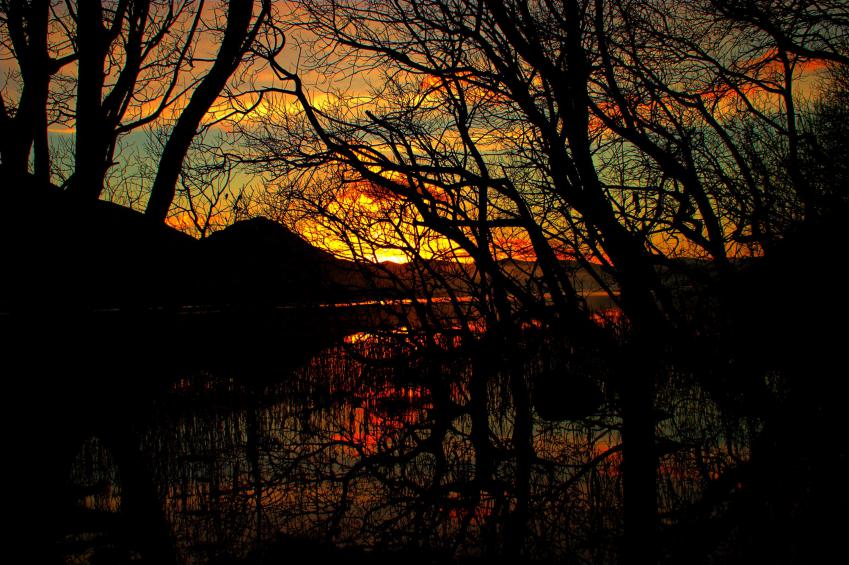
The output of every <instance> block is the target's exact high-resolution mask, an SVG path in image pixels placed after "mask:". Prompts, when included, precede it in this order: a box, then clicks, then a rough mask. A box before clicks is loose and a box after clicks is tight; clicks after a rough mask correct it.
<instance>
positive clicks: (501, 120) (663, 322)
mask: <svg viewBox="0 0 849 565" xmlns="http://www.w3.org/2000/svg"><path fill="white" fill-rule="evenodd" d="M746 4H747V5H748V4H752V3H746ZM814 4H815V3H810V5H808V6H807V8H806V10H808V12H806V13H810V14H812V17H813V18H814V19H816V20H817V22H818V23H816V24H811V25H813V27H810V25H809V23H810V22H809V20H810V18H809V19H807V20H806V19H805V18H801V19H800V18H796V19H794V18H793V17H790V16H786V15H782V14H783V12H781V11H776V12H775V13H774V16H775V17H777V18H779V17H780V18H783V19H782V24H781V25H782V26H784V27H783V28H782V29H783V30H784V31H782V32H781V34H777V33H772V34H770V33H769V32H767V34H766V36H767V39H768V40H767V41H762V39H763V38H762V37H761V36H758V35H752V33H751V30H750V27H749V24H748V23H747V24H746V25H742V24H741V22H742V21H744V20H741V19H740V18H739V17H738V16H736V15H732V14H730V13H729V12H728V11H727V10H725V9H724V8H723V7H722V6H719V5H717V3H715V2H709V1H705V2H695V3H693V2H688V3H683V2H676V1H671V0H658V1H653V0H637V1H621V2H620V1H614V2H602V1H600V0H599V1H591V0H588V1H579V0H563V1H559V2H495V1H493V2H486V1H485V2H463V1H458V2H448V3H446V2H436V1H434V2H415V3H413V2H395V3H387V4H375V5H373V4H369V5H368V6H363V5H361V4H359V3H356V2H343V1H326V2H325V1H314V2H312V1H308V2H304V3H303V11H302V12H301V21H300V22H298V25H299V26H300V27H301V28H302V29H304V30H306V33H307V34H308V35H307V37H312V38H313V41H314V42H315V45H314V49H313V50H312V51H311V52H310V56H311V57H312V58H308V57H305V59H304V61H302V62H301V68H300V73H296V72H293V71H291V70H287V69H286V68H284V66H283V65H282V64H280V63H279V62H276V61H272V62H271V63H272V65H273V68H274V70H275V71H276V72H277V74H278V78H279V79H280V80H281V81H288V83H289V85H290V88H288V89H277V90H274V91H270V94H269V95H272V94H273V95H277V96H285V95H291V96H294V97H295V98H296V99H297V100H298V101H299V104H300V108H301V110H300V113H299V112H296V111H293V110H292V109H291V108H290V107H287V106H285V105H284V104H282V103H281V105H280V106H279V113H278V114H276V115H274V114H270V115H269V116H267V117H266V119H265V120H263V123H260V124H251V125H250V126H249V127H246V132H245V133H246V134H247V135H248V136H249V138H250V139H251V143H252V145H253V148H254V150H255V151H257V152H258V154H257V155H255V156H254V157H253V158H254V160H255V162H258V163H261V164H262V166H264V167H270V168H275V170H276V174H277V175H278V178H281V177H282V178H286V177H287V175H296V176H297V175H301V172H300V171H303V170H304V169H306V168H310V169H313V170H314V168H315V167H324V170H325V171H326V173H325V174H324V175H322V174H317V173H315V172H312V173H310V175H311V177H312V179H314V182H312V183H309V182H308V183H306V190H309V191H316V192H310V194H319V195H322V194H323V195H326V194H327V191H328V190H330V191H333V190H334V189H335V190H338V192H337V195H343V196H341V199H346V198H348V200H349V201H351V199H350V198H349V196H346V195H345V191H349V190H351V188H352V187H353V188H354V190H355V193H356V190H357V188H356V187H358V186H359V187H360V188H359V191H360V192H361V193H363V192H364V191H363V189H362V187H363V186H366V187H368V188H367V190H366V191H365V194H367V195H369V200H370V201H371V202H372V203H371V204H370V206H371V207H372V211H375V212H376V215H381V214H383V218H382V219H372V221H371V222H370V223H369V224H368V226H369V227H368V228H367V230H364V231H366V233H368V230H372V232H373V230H374V228H373V226H374V225H375V224H376V223H381V224H383V225H385V226H387V227H388V228H389V229H390V230H391V227H392V226H393V222H397V221H398V218H401V217H407V218H409V219H408V220H407V222H406V223H407V224H408V225H413V226H417V228H415V229H418V226H424V227H425V228H426V229H428V230H430V231H431V232H432V233H435V234H438V235H439V236H442V237H444V238H446V239H447V240H448V241H450V242H451V244H452V245H453V246H455V248H456V249H457V250H458V251H459V252H460V253H462V254H463V255H465V256H467V257H469V258H470V259H471V260H472V261H473V262H474V264H475V266H476V267H477V269H479V271H480V273H481V277H480V281H479V288H480V289H483V290H484V292H485V294H486V298H485V299H482V300H481V301H480V303H479V305H480V307H481V311H482V313H483V314H484V316H485V318H486V319H487V320H488V322H489V323H488V327H489V329H490V330H497V329H498V328H499V326H503V327H507V326H510V325H514V324H516V323H517V321H518V320H519V319H521V318H522V317H523V316H526V315H530V316H540V317H542V318H543V319H545V320H546V322H547V323H549V324H551V325H552V326H559V327H561V328H566V330H565V331H566V332H567V333H568V334H569V335H570V336H571V337H572V339H578V340H579V339H582V338H583V339H587V338H586V336H587V335H593V336H599V331H598V330H597V329H594V328H593V326H592V324H590V323H589V322H588V319H589V317H588V310H587V308H586V304H585V303H584V301H583V299H582V297H581V294H580V288H578V287H577V286H576V284H575V280H574V279H573V278H572V277H570V276H569V273H568V272H567V271H566V269H565V268H564V259H567V258H573V259H576V260H578V261H579V262H580V263H582V264H583V265H584V266H586V267H589V266H591V265H593V264H599V265H600V266H601V267H600V269H599V270H596V269H592V270H591V271H590V272H592V273H599V272H601V271H603V272H605V273H606V274H607V275H609V276H610V277H611V278H612V280H613V281H615V285H614V287H615V291H614V292H611V298H612V299H613V300H614V301H615V302H616V303H617V304H619V305H620V306H621V308H622V311H623V312H624V314H625V316H626V318H627V320H628V323H629V329H628V335H629V337H628V340H629V342H630V344H629V345H628V346H627V347H626V348H625V350H624V351H625V352H624V354H623V358H624V359H625V361H624V362H623V363H622V365H621V366H620V368H619V374H620V382H619V383H618V386H619V390H620V393H621V398H622V402H623V411H624V438H625V444H624V458H625V461H627V463H626V465H627V471H626V473H625V477H626V478H625V497H626V531H627V533H626V545H627V546H628V548H627V550H626V552H627V556H628V559H629V560H632V561H634V562H638V561H649V560H652V559H653V558H654V557H653V553H654V542H653V539H654V531H655V530H656V524H657V522H656V517H655V516H656V500H655V467H656V458H655V457H654V455H653V453H654V444H655V438H654V427H655V421H654V416H653V414H652V406H653V402H654V401H653V397H654V390H653V389H654V381H655V378H656V376H657V374H658V372H659V370H660V360H661V359H662V358H663V356H664V352H665V350H667V349H668V348H669V347H671V346H672V344H673V343H675V342H676V340H677V339H679V338H680V337H685V336H686V335H687V333H686V332H687V331H689V329H690V328H688V325H687V324H688V321H687V319H688V317H689V314H690V312H689V308H690V305H689V304H687V303H686V301H682V300H680V299H677V298H676V297H675V296H674V294H673V293H672V289H670V287H669V286H668V284H667V283H666V282H665V281H664V279H663V277H662V276H661V273H662V272H665V271H663V270H662V268H663V269H667V270H669V269H672V270H674V272H681V273H682V274H683V275H684V280H685V281H687V284H690V285H698V286H701V285H704V284H706V283H708V284H709V283H710V279H711V277H707V278H706V277H705V276H704V270H703V269H690V268H688V263H687V262H683V261H678V260H673V259H675V256H676V255H678V256H681V255H684V256H689V257H700V258H703V259H707V260H709V264H710V265H711V270H712V272H714V273H716V275H717V276H718V277H720V278H724V277H725V276H726V274H727V273H729V272H730V271H732V270H733V269H734V261H733V260H734V259H735V258H736V257H738V256H740V255H745V254H747V253H755V254H758V253H761V252H762V251H763V250H764V248H766V247H768V246H769V244H770V242H771V241H772V240H773V239H775V238H776V237H780V236H781V233H782V230H783V229H786V226H787V225H789V224H792V223H793V222H797V221H803V220H806V219H807V218H811V217H814V216H815V215H816V210H817V204H816V202H815V201H814V199H813V198H812V195H811V189H810V186H809V181H808V179H807V178H806V177H805V175H804V174H803V172H802V170H801V168H800V163H801V162H800V159H801V157H800V148H801V143H802V136H801V133H800V131H799V127H798V125H799V112H800V104H799V90H800V89H799V88H798V86H797V82H798V80H799V79H800V76H802V74H803V73H804V72H805V71H806V65H807V63H809V62H811V61H814V62H817V61H819V62H822V61H831V62H834V63H835V64H840V63H842V60H841V57H843V55H841V51H840V49H841V45H840V38H841V37H843V36H845V30H846V25H845V24H846V22H845V19H844V18H843V17H842V16H841V15H840V12H839V10H840V9H841V7H840V6H838V5H835V6H832V7H831V8H828V10H831V11H828V10H825V9H821V8H818V7H817V6H815V5H814ZM785 16H786V17H785ZM745 21H749V20H745ZM805 26H809V28H805ZM814 28H816V29H815V30H814ZM806 29H808V30H807V31H806ZM812 30H814V31H812ZM811 34H813V35H811ZM315 38H317V39H315ZM777 38H778V39H777ZM782 38H783V39H782ZM786 38H792V40H786ZM810 38H814V39H810ZM816 42H819V43H820V44H817V45H816V46H815V47H813V44H814V43H816ZM804 45H807V46H808V47H811V48H806V47H804ZM331 46H332V49H330V47H331ZM808 66H810V65H808ZM306 67H308V68H306ZM305 68H306V70H305ZM311 73H319V74H322V73H323V75H322V77H321V80H323V81H325V84H333V82H334V81H335V80H343V79H344V80H351V81H352V82H353V84H352V86H354V87H355V88H356V89H357V92H356V94H352V95H350V96H349V97H347V98H346V97H345V96H344V94H340V93H338V92H333V91H331V92H329V93H326V94H327V96H322V97H321V98H318V97H317V96H316V95H315V94H314V93H313V91H312V89H311V88H310V87H309V85H308V83H307V79H308V78H309V77H313V76H314V74H311ZM352 77H353V78H352ZM310 80H312V79H310ZM319 100H320V102H319ZM268 118H270V119H268ZM753 136H754V137H756V138H757V141H756V142H755V143H753V142H752V139H753ZM758 144H759V145H760V147H763V148H767V147H768V148H770V151H772V152H773V154H774V155H775V156H776V158H775V159H772V158H771V157H770V155H768V154H767V155H764V152H763V151H759V150H753V146H754V145H758ZM298 178H303V177H302V176H298ZM328 178H335V179H338V178H341V179H342V182H339V183H333V184H332V185H331V186H332V187H333V188H330V189H328V184H327V179H328ZM297 186H298V187H299V189H302V188H304V183H298V184H297ZM314 187H317V188H314ZM339 199H340V197H339V196H337V201H338V200H339ZM353 200H356V196H355V197H354V198H353ZM304 201H306V202H307V203H309V201H310V197H309V196H307V197H305V198H303V199H301V202H304ZM319 202H320V203H321V204H319ZM375 202H377V204H376V205H375V204H374V203H375ZM313 203H314V204H315V207H314V208H313V211H314V213H315V215H316V216H315V217H316V218H317V221H319V222H322V221H331V222H332V221H335V220H336V219H341V220H342V223H341V225H342V226H344V225H345V222H346V221H350V220H352V219H353V220H357V218H355V217H351V216H350V215H343V217H342V218H336V217H334V216H336V214H335V210H338V208H337V207H334V206H335V204H333V203H334V199H333V198H332V197H331V198H327V197H318V198H317V199H316V200H314V201H313ZM327 204H330V205H331V206H330V207H328V206H327ZM328 210H331V212H332V213H330V214H328V213H327V211H328ZM401 225H403V224H401ZM354 229H356V227H355V228H354ZM401 229H402V230H404V229H406V230H407V233H412V232H413V229H412V228H403V227H402V228H401ZM509 239H513V240H514V241H515V240H523V241H524V244H525V247H526V249H527V250H528V256H529V257H532V259H533V263H534V269H533V270H532V271H531V277H530V279H531V280H532V281H533V284H530V285H527V284H524V281H522V280H521V279H520V277H517V276H515V273H514V272H511V270H510V269H509V268H508V265H509V264H510V262H508V261H503V260H502V259H504V258H505V257H507V256H509V255H510V253H509V249H510V246H509V245H504V241H505V240H509ZM413 249H415V248H413ZM597 278H598V280H597V282H598V284H599V285H600V286H601V287H602V288H609V289H610V288H611V287H610V286H608V285H607V284H606V281H605V280H604V279H603V278H602V277H601V276H598V277H597ZM526 280H527V279H526ZM552 305H553V306H554V307H553V308H552V307H551V306H552ZM674 330H680V331H681V333H680V334H679V336H678V337H676V338H675V339H673V337H672V335H673V331H674ZM503 335H509V332H505V333H504V334H503ZM598 339H600V340H602V341H605V340H608V339H609V336H608V337H598Z"/></svg>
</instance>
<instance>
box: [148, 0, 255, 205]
mask: <svg viewBox="0 0 849 565" xmlns="http://www.w3.org/2000/svg"><path fill="white" fill-rule="evenodd" d="M252 12H253V1H252V0H234V1H232V2H230V4H229V7H228V9H227V29H226V30H225V32H224V39H223V40H222V42H221V48H220V49H219V51H218V55H217V56H216V58H215V63H213V65H212V68H211V69H210V70H209V73H208V74H207V75H206V76H205V77H204V78H203V81H201V83H200V85H198V87H197V90H195V92H194V94H192V97H191V99H190V100H189V103H188V104H187V105H186V108H185V109H184V110H183V112H182V114H180V117H179V118H178V119H177V123H176V125H175V126H174V130H173V131H172V132H171V135H170V137H169V138H168V141H167V142H166V143H165V147H164V149H163V151H162V157H161V158H160V160H159V170H158V171H157V173H156V179H154V181H153V188H152V189H151V194H150V199H149V200H148V203H147V208H146V209H145V214H146V215H147V216H148V217H149V218H152V219H153V220H156V221H158V222H162V221H165V218H166V216H167V215H168V209H169V208H170V207H171V202H172V201H173V200H174V195H175V194H176V187H177V181H178V180H179V177H180V171H181V170H182V168H183V161H184V160H185V158H186V154H187V153H188V151H189V147H190V146H191V143H192V140H193V139H194V138H195V135H196V134H197V131H198V128H199V127H200V123H201V120H203V117H204V116H205V115H206V113H207V112H208V111H209V109H210V107H211V106H212V104H213V103H214V102H215V100H216V99H217V98H218V96H219V94H221V91H222V90H223V89H224V86H225V85H226V84H227V81H228V80H229V79H230V76H231V75H232V74H233V72H235V70H236V68H237V67H238V66H239V63H241V61H242V57H243V56H244V53H245V49H246V48H247V44H248V43H249V42H248V41H247V39H248V35H249V33H248V24H250V20H251V14H252Z"/></svg>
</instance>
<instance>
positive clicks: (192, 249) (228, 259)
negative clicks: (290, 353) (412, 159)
mask: <svg viewBox="0 0 849 565" xmlns="http://www.w3.org/2000/svg"><path fill="white" fill-rule="evenodd" d="M7 188H14V187H7ZM3 192H4V195H5V197H6V198H5V200H6V206H7V210H8V213H7V214H6V218H5V219H4V221H3V222H0V250H2V253H3V257H4V263H5V265H4V271H5V272H4V275H3V277H0V312H18V311H20V312H27V311H33V310H39V311H51V310H61V311H65V310H71V311H76V310H83V311H86V310H92V309H95V310H97V309H115V308H117V309H126V308H139V307H141V308H151V307H155V308H162V307H165V308H174V307H182V306H212V307H217V306H235V307H240V306H245V307H249V306H258V305H266V306H268V305H280V304H300V303H311V302H332V301H340V300H341V301H346V300H352V299H356V298H359V297H363V296H371V295H373V294H374V290H373V287H372V286H371V285H370V284H369V281H368V279H367V277H365V276H363V274H362V273H361V271H360V269H359V268H358V267H357V265H355V264H354V263H352V262H349V261H344V260H340V259H337V258H335V257H334V256H333V255H331V254H330V253H327V252H326V251H322V250H320V249H317V248H316V247H314V246H312V245H310V244H309V243H307V242H306V241H304V240H303V239H301V238H300V237H299V236H297V235H296V234H294V233H292V232H291V231H290V230H288V229H287V228H285V227H284V226H282V225H280V224H278V223H276V222H273V221H271V220H269V219H267V218H261V217H258V218H253V219H250V220H245V221H241V222H237V223H236V224H234V225H233V226H230V227H228V228H227V229H225V230H222V231H220V232H217V233H215V234H213V235H212V236H210V237H208V238H207V239H205V240H196V239H194V238H192V237H190V236H188V235H186V234H184V233H181V232H179V231H178V230H175V229H173V228H171V227H169V226H167V225H163V224H161V223H155V222H151V221H149V220H148V219H147V218H145V216H144V215H143V214H141V213H139V212H136V211H133V210H130V209H128V208H125V207H122V206H118V205H116V204H112V203H109V202H103V201H96V202H81V201H78V200H76V199H73V198H71V197H69V196H68V195H67V194H65V193H63V192H62V191H60V190H59V189H58V188H56V187H55V186H52V185H38V184H36V183H33V185H32V186H28V187H27V188H26V190H22V191H19V190H4V191H3Z"/></svg>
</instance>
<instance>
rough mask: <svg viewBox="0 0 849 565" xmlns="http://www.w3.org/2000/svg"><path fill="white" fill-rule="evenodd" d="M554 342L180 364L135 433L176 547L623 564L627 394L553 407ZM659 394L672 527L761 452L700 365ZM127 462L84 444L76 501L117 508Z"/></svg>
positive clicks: (394, 340) (237, 552) (242, 555)
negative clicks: (209, 366)
mask: <svg viewBox="0 0 849 565" xmlns="http://www.w3.org/2000/svg"><path fill="white" fill-rule="evenodd" d="M552 347H553V346H552V344H550V343H538V344H536V345H535V346H527V347H526V348H525V351H524V354H523V355H522V356H521V357H518V359H520V360H519V361H516V360H515V359H517V357H516V356H515V355H513V354H512V353H511V354H510V355H509V357H510V358H511V359H513V361H508V360H507V357H508V355H507V354H506V353H505V354H504V355H500V354H499V353H498V352H493V351H485V352H481V351H477V350H475V349H474V348H473V347H472V348H469V347H467V344H464V343H463V340H462V339H460V338H458V337H456V336H440V337H438V338H437V339H433V338H432V337H431V338H429V339H420V338H419V337H418V336H415V335H413V334H411V333H410V332H408V331H401V332H397V331H396V332H391V333H387V334H380V335H376V334H370V333H362V332H361V333H355V334H351V335H349V336H348V337H347V338H345V339H343V340H341V343H339V344H337V345H334V346H331V347H329V348H326V349H324V350H323V351H321V352H320V353H318V354H317V355H314V356H312V357H311V358H309V360H308V361H307V362H306V363H304V364H303V365H302V366H300V367H298V368H296V369H294V370H292V371H291V372H289V373H288V374H286V375H283V376H282V377H280V378H268V379H260V380H258V381H252V382H254V383H256V382H262V383H266V384H263V385H258V384H250V383H246V382H242V381H240V380H239V379H237V378H231V377H226V376H223V375H221V374H216V373H214V372H205V371H195V372H192V373H191V374H186V375H183V376H182V377H181V378H179V379H178V380H176V381H175V382H174V383H173V384H172V385H171V386H170V387H168V388H167V389H165V390H163V392H162V394H160V395H159V396H158V397H157V398H156V400H155V404H154V411H153V416H152V417H151V418H150V419H149V421H148V423H147V424H146V426H145V427H144V428H143V429H142V430H141V433H140V435H139V436H137V437H139V438H140V441H139V446H138V447H139V448H140V451H139V453H141V454H142V457H143V458H144V460H145V461H146V462H147V464H148V465H150V468H151V469H152V477H151V478H152V480H153V483H154V484H155V488H156V493H157V494H158V496H159V501H160V504H161V508H164V515H165V523H166V524H167V528H168V531H169V533H170V537H171V539H172V540H173V543H174V544H175V547H174V550H175V551H176V552H177V554H178V557H179V560H180V561H182V562H185V563H214V562H222V561H228V560H241V559H253V560H256V561H258V562H263V559H264V556H265V557H268V556H269V555H272V554H274V552H275V551H283V552H286V551H289V552H292V551H295V552H296V551H301V550H302V549H297V548H303V547H305V546H304V545H303V543H305V542H304V540H311V542H315V543H327V544H333V546H334V547H336V548H355V549H356V550H362V551H375V552H398V551H408V552H409V551H410V550H415V551H416V552H417V554H418V555H426V556H428V557H427V558H428V559H430V558H435V559H445V560H448V559H451V558H456V557H457V556H461V557H468V558H474V557H484V558H487V559H495V558H528V559H534V560H543V559H557V560H561V561H564V562H571V560H572V559H574V558H575V557H576V556H577V557H579V558H581V559H585V560H588V561H591V562H593V563H606V562H615V561H616V560H617V551H618V549H617V548H618V543H619V539H620V536H621V533H622V532H621V529H622V482H621V473H620V466H621V464H622V460H621V449H622V446H621V434H620V432H621V418H620V414H619V413H618V409H617V404H618V403H617V402H615V398H614V396H615V394H614V392H613V391H612V390H610V386H609V383H608V382H606V381H605V379H604V378H603V377H602V376H598V377H593V378H596V380H597V382H595V383H594V386H596V387H597V390H598V391H599V394H600V395H601V396H600V398H599V400H600V403H599V405H598V406H597V407H596V408H594V410H592V413H591V414H588V415H587V416H586V417H583V418H581V419H578V420H562V421H552V420H544V419H542V418H541V417H540V415H539V414H538V413H537V411H536V410H535V409H534V408H533V406H534V403H533V402H532V401H531V399H532V398H533V390H532V389H533V387H534V386H535V385H534V383H535V382H537V383H538V382H539V379H538V378H537V377H538V376H539V375H541V374H544V373H546V372H550V371H552V370H555V369H556V368H557V367H555V365H554V363H555V361H553V359H556V358H557V357H558V355H557V354H556V352H555V353H554V354H552ZM600 374H601V373H600ZM267 383H271V384H267ZM540 386H541V385H540ZM658 390H659V391H661V392H660V393H659V398H658V407H659V409H660V411H659V412H658V433H659V436H660V437H661V438H662V441H659V443H658V452H659V456H660V476H659V484H658V489H659V500H660V505H661V507H660V512H661V516H662V517H663V519H664V520H665V521H666V522H667V523H669V524H671V523H676V522H678V521H680V520H681V519H683V518H682V515H683V514H682V513H685V512H686V511H687V509H688V508H689V506H690V505H691V504H692V503H694V502H695V501H697V500H699V498H700V496H701V495H702V493H703V491H704V489H705V488H706V486H707V485H708V484H709V483H710V481H711V480H712V479H715V478H717V477H719V476H720V475H722V474H723V473H724V472H725V471H726V470H727V469H729V468H731V467H732V466H734V465H735V464H736V463H738V462H739V461H741V460H745V459H746V458H747V457H748V446H749V444H750V442H751V437H752V434H753V433H754V432H755V431H756V427H757V424H756V423H753V422H748V421H745V420H739V419H728V418H725V417H723V415H722V413H721V412H720V410H719V409H718V407H717V406H716V405H715V404H713V402H712V401H711V400H710V398H709V397H708V396H707V394H706V393H704V391H702V390H701V389H700V388H699V387H698V386H696V385H695V383H694V382H692V379H691V377H690V376H688V375H687V374H686V373H682V372H677V371H675V370H670V371H669V374H668V377H667V382H665V383H663V384H662V386H660V387H658ZM121 471H123V469H121V470H120V471H119V470H116V465H115V462H114V461H113V460H112V455H111V454H110V452H109V450H108V449H106V448H104V446H103V445H102V444H101V443H100V441H99V440H97V439H91V440H88V442H87V443H86V444H85V446H84V448H83V449H82V450H81V452H80V454H79V455H78V457H77V459H76V463H75V464H74V468H73V476H74V481H75V483H76V484H77V486H78V487H79V493H80V495H81V498H80V499H79V503H80V505H81V506H82V507H84V508H87V509H89V510H90V511H95V510H97V511H101V512H114V511H116V510H117V508H118V507H120V506H121V504H122V500H121V484H122V481H123V477H122V476H121ZM306 547H313V546H306ZM322 547H325V546H322ZM341 550H342V549H340V551H341ZM352 551H353V549H352ZM357 555H360V554H357ZM80 559H82V557H81V558H80ZM268 559H269V560H270V559H271V558H270V557H268Z"/></svg>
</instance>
